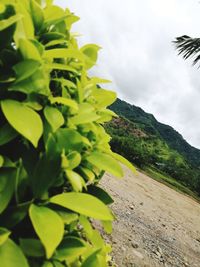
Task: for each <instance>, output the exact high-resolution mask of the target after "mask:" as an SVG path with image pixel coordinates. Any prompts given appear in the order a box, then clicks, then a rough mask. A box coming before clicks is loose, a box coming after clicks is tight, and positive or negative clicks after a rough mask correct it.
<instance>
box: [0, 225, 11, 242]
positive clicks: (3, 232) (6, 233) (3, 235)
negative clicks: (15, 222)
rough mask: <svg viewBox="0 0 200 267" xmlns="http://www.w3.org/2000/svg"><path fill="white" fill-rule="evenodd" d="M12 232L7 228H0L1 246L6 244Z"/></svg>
mask: <svg viewBox="0 0 200 267" xmlns="http://www.w3.org/2000/svg"><path fill="white" fill-rule="evenodd" d="M10 234H11V232H10V231H9V230H7V229H5V228H2V227H0V246H1V245H3V243H5V242H6V240H7V239H8V237H9V235H10Z"/></svg>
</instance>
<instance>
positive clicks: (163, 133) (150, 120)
mask: <svg viewBox="0 0 200 267" xmlns="http://www.w3.org/2000/svg"><path fill="white" fill-rule="evenodd" d="M110 108H111V109H112V110H113V111H114V112H116V113H117V114H118V115H120V118H115V119H113V120H112V121H111V122H109V123H107V125H106V129H107V131H108V132H109V133H110V134H111V136H112V140H111V146H112V149H113V150H114V151H116V152H118V153H120V154H121V155H123V156H125V157H126V158H127V159H128V160H130V161H131V162H133V163H135V164H136V165H137V166H139V167H140V168H146V167H147V166H151V167H153V168H154V169H157V170H158V171H161V172H163V173H165V174H167V175H169V176H171V177H173V178H175V179H176V180H178V181H179V182H180V183H182V184H183V185H185V186H187V187H189V188H190V189H192V190H193V191H195V192H197V193H198V194H200V170H199V160H200V151H199V150H198V149H196V148H194V147H192V146H190V145H189V144H188V143H187V142H186V141H185V140H184V139H183V137H182V136H181V135H180V134H179V133H178V132H176V131H175V130H174V129H173V128H172V127H170V126H168V125H165V124H162V123H159V122H158V121H157V120H156V119H155V118H154V116H153V115H151V114H148V113H146V112H144V111H143V110H142V109H141V108H139V107H136V106H134V105H130V104H128V103H126V102H125V101H121V100H120V99H118V100H117V101H116V102H115V103H114V104H112V105H111V106H110Z"/></svg>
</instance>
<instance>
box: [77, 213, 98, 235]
mask: <svg viewBox="0 0 200 267" xmlns="http://www.w3.org/2000/svg"><path fill="white" fill-rule="evenodd" d="M79 222H80V224H81V225H82V226H83V232H84V233H85V234H86V235H87V238H88V239H89V240H91V238H92V236H93V233H94V229H93V226H92V225H91V223H90V221H89V219H88V218H87V217H86V216H83V215H80V216H79Z"/></svg>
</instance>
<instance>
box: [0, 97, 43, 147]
mask: <svg viewBox="0 0 200 267" xmlns="http://www.w3.org/2000/svg"><path fill="white" fill-rule="evenodd" d="M1 107H2V111H3V113H4V115H5V117H6V119H7V120H8V122H9V124H10V125H11V126H12V127H13V128H14V129H15V130H16V131H17V132H19V133H20V134H21V135H23V136H24V137H25V138H27V139H28V140H29V141H30V142H31V143H32V144H33V145H34V146H35V147H37V145H38V141H39V139H40V137H41V135H42V133H43V125H42V120H41V119H40V116H39V115H38V114H37V113H36V112H35V111H33V110H32V109H30V108H28V107H26V106H25V105H24V104H22V103H20V102H18V101H15V100H4V101H1Z"/></svg>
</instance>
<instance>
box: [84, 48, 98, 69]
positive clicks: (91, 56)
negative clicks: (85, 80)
mask: <svg viewBox="0 0 200 267" xmlns="http://www.w3.org/2000/svg"><path fill="white" fill-rule="evenodd" d="M100 48H101V47H100V46H98V45H96V44H87V45H84V46H83V47H82V48H81V52H82V53H83V54H84V55H85V63H86V68H87V69H90V68H92V67H93V66H94V65H95V64H96V61H97V57H98V51H99V49H100Z"/></svg>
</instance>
